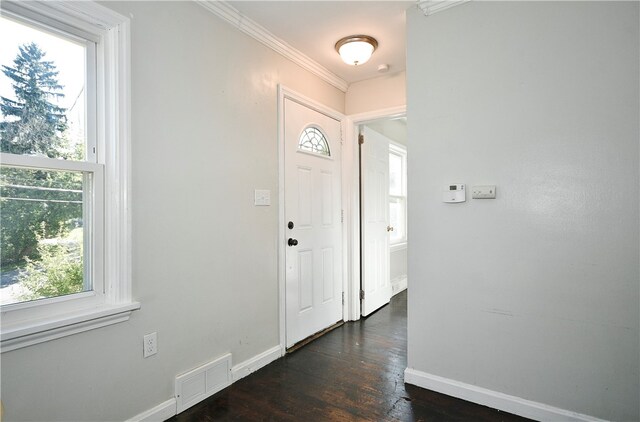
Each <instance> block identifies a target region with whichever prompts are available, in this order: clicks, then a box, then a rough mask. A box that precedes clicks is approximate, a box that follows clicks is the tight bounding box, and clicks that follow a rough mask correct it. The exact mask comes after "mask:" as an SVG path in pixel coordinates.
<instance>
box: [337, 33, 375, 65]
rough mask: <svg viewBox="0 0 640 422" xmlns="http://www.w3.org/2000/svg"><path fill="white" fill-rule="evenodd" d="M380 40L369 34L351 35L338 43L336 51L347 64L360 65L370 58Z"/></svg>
mask: <svg viewBox="0 0 640 422" xmlns="http://www.w3.org/2000/svg"><path fill="white" fill-rule="evenodd" d="M377 47H378V41H376V39H375V38H373V37H370V36H368V35H349V36H348V37H344V38H342V39H341V40H339V41H338V42H337V43H336V51H337V52H338V54H340V57H342V60H343V61H344V62H345V63H346V64H350V65H352V66H358V65H361V64H364V63H366V62H367V60H369V58H370V57H371V54H372V53H373V52H374V51H375V49H376V48H377Z"/></svg>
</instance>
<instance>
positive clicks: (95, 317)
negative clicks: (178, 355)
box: [0, 1, 139, 352]
mask: <svg viewBox="0 0 640 422" xmlns="http://www.w3.org/2000/svg"><path fill="white" fill-rule="evenodd" d="M1 12H2V14H1V16H0V38H2V39H3V40H4V41H3V48H2V50H1V51H0V65H2V67H1V69H0V70H1V72H0V111H1V114H0V163H1V164H0V206H1V207H2V213H0V226H1V229H0V230H1V233H0V253H1V255H0V258H1V260H0V265H1V272H2V283H1V285H0V310H1V311H2V351H3V352H4V351H7V350H13V349H16V348H20V347H24V346H28V345H30V344H35V343H39V342H42V341H47V340H49V339H53V338H58V337H62V336H65V335H70V334H73V333H76V332H81V331H86V330H88V329H92V328H97V327H98V326H104V325H108V324H111V323H115V322H120V321H123V320H126V319H128V317H129V314H130V312H131V311H132V310H133V309H137V308H138V307H139V304H137V303H133V302H132V301H131V287H130V268H129V264H128V262H129V261H130V260H129V259H128V257H129V254H130V245H129V237H130V234H129V232H130V230H129V227H128V221H129V218H128V204H129V193H128V192H127V190H126V187H127V186H128V177H129V163H128V160H129V157H128V149H129V147H128V142H129V139H128V115H127V113H128V69H127V66H128V61H127V60H126V58H127V52H128V45H127V43H128V37H127V34H128V20H127V19H126V18H124V17H122V16H120V15H117V14H116V13H114V12H112V11H110V10H109V9H106V8H104V7H102V6H99V5H97V4H95V3H92V2H77V3H76V2H69V3H67V4H64V3H62V2H60V3H47V2H42V3H39V2H22V3H18V2H8V1H5V2H2V5H1ZM115 57H118V58H119V59H120V60H116V59H115ZM107 81H108V83H107ZM100 84H102V85H100ZM107 175H108V177H107ZM105 217H108V220H107V219H106V218H105Z"/></svg>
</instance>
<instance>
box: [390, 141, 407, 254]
mask: <svg viewBox="0 0 640 422" xmlns="http://www.w3.org/2000/svg"><path fill="white" fill-rule="evenodd" d="M391 154H394V155H398V156H400V158H401V160H402V172H401V177H402V180H401V182H400V183H401V195H391V192H389V206H391V202H392V201H399V202H400V203H402V208H403V213H402V215H403V216H404V221H403V225H404V235H403V236H402V237H401V238H400V239H396V240H395V241H392V242H391V241H390V242H389V245H390V247H391V251H392V252H394V251H398V250H401V249H405V248H406V247H407V148H406V147H404V146H403V145H400V144H396V143H395V142H390V143H389V155H391Z"/></svg>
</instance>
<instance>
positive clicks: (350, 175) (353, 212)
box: [342, 105, 407, 321]
mask: <svg viewBox="0 0 640 422" xmlns="http://www.w3.org/2000/svg"><path fill="white" fill-rule="evenodd" d="M406 115H407V106H406V105H402V106H397V107H389V108H384V109H380V110H374V111H368V112H365V113H358V114H351V115H349V116H346V117H345V120H344V127H345V128H346V131H345V137H344V146H343V148H342V160H343V165H342V186H343V198H344V195H345V191H346V192H348V197H347V198H346V200H345V199H343V203H342V206H343V209H344V212H345V223H347V222H348V224H347V225H346V226H345V229H344V232H345V234H346V235H347V236H348V238H347V239H346V240H345V244H344V249H345V250H347V253H348V256H347V259H346V261H345V267H346V268H347V270H348V271H349V274H348V276H347V277H346V278H345V280H346V281H347V285H346V286H345V307H344V316H345V321H356V320H358V319H360V315H361V309H360V265H359V263H360V195H359V193H360V174H359V172H358V159H359V150H358V134H359V126H360V125H362V124H365V123H369V122H372V121H374V120H380V119H392V118H396V117H406ZM345 157H349V158H350V160H346V159H345Z"/></svg>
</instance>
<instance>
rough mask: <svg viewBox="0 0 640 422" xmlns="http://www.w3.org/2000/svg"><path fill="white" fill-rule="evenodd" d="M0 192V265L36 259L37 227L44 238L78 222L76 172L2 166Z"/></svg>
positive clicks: (79, 191) (79, 186)
mask: <svg viewBox="0 0 640 422" xmlns="http://www.w3.org/2000/svg"><path fill="white" fill-rule="evenodd" d="M0 193H1V195H0V197H1V199H0V207H1V209H0V242H1V244H2V249H1V250H0V259H1V260H2V264H3V265H7V264H21V263H24V262H25V257H29V258H31V259H36V258H37V257H38V256H39V252H38V250H37V248H36V245H37V243H38V230H42V233H41V234H40V236H42V237H44V238H50V237H54V236H56V235H57V234H58V233H59V232H60V231H61V230H70V229H72V228H74V226H76V225H79V221H80V220H81V218H82V203H81V201H82V175H81V174H79V173H71V172H58V171H42V170H27V169H17V168H9V167H2V168H0ZM43 223H44V224H43Z"/></svg>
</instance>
